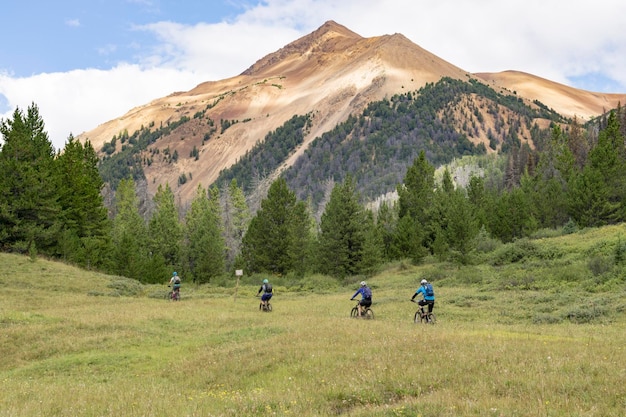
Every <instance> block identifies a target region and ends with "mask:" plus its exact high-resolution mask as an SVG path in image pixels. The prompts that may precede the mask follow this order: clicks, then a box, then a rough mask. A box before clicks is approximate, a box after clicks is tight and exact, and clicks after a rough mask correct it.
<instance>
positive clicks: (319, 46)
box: [241, 20, 363, 75]
mask: <svg viewBox="0 0 626 417" xmlns="http://www.w3.org/2000/svg"><path fill="white" fill-rule="evenodd" d="M361 39H363V37H362V36H361V35H359V34H357V33H355V32H352V31H351V30H350V29H348V28H347V27H345V26H342V25H340V24H339V23H337V22H335V21H333V20H329V21H327V22H325V23H324V24H323V25H322V26H320V27H319V28H317V29H316V30H314V31H313V32H311V33H309V34H308V35H305V36H303V37H301V38H299V39H297V40H295V41H293V42H291V43H289V44H287V45H286V46H284V47H282V48H281V49H279V50H278V51H276V52H274V53H271V54H269V55H266V56H265V57H263V58H261V59H259V60H258V61H257V62H255V63H254V64H253V65H252V66H251V67H249V68H248V69H247V70H245V71H244V72H242V73H241V75H259V74H261V73H263V72H264V71H265V70H267V69H268V68H270V67H272V66H273V65H274V64H275V63H278V62H281V61H283V60H285V58H287V57H289V56H294V55H297V56H303V55H306V54H309V53H313V52H318V53H319V52H322V53H324V52H333V51H336V50H341V49H345V48H347V47H349V46H351V45H353V44H354V43H356V42H358V41H360V40H361Z"/></svg>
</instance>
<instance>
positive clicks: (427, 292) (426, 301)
mask: <svg viewBox="0 0 626 417" xmlns="http://www.w3.org/2000/svg"><path fill="white" fill-rule="evenodd" d="M418 294H422V295H423V298H422V299H421V300H419V301H418V302H417V304H419V305H420V306H422V307H423V306H425V305H427V306H428V312H429V313H432V312H433V309H434V308H435V290H433V286H432V284H431V283H429V282H428V281H426V280H425V279H422V281H421V282H420V287H419V288H418V289H417V291H415V294H413V297H411V301H415V297H417V295H418Z"/></svg>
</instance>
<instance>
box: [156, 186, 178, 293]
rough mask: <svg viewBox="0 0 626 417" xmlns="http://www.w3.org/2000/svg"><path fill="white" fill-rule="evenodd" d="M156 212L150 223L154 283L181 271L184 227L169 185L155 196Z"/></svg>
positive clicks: (160, 188) (158, 190) (161, 188)
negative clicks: (154, 268)
mask: <svg viewBox="0 0 626 417" xmlns="http://www.w3.org/2000/svg"><path fill="white" fill-rule="evenodd" d="M154 203H155V206H156V207H155V212H154V214H153V215H152V218H151V219H150V221H149V223H148V235H149V242H150V256H151V257H153V258H154V257H156V258H157V259H155V260H154V262H155V267H156V268H157V270H155V271H152V273H151V274H150V275H152V276H153V277H154V278H153V279H151V281H152V282H159V281H162V280H163V278H164V277H166V276H168V275H169V274H171V272H172V271H176V270H180V269H181V268H180V262H181V245H182V238H183V227H182V224H181V222H180V219H179V215H178V209H177V207H176V202H175V197H174V192H173V191H172V189H171V188H170V186H169V184H167V183H166V184H165V187H163V186H162V185H159V187H158V188H157V192H156V194H155V196H154Z"/></svg>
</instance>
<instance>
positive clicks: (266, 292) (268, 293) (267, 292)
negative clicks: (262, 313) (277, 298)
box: [256, 279, 274, 308]
mask: <svg viewBox="0 0 626 417" xmlns="http://www.w3.org/2000/svg"><path fill="white" fill-rule="evenodd" d="M261 292H263V295H262V296H261V303H262V304H263V308H265V307H267V303H268V302H269V300H270V298H272V295H274V292H273V290H272V284H270V282H269V281H268V280H267V279H264V280H263V285H261V288H259V291H258V292H257V293H256V296H257V297H258V296H259V294H261Z"/></svg>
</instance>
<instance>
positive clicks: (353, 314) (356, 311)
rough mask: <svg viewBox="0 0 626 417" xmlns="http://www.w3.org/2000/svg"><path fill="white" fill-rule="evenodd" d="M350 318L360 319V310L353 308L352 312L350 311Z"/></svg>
mask: <svg viewBox="0 0 626 417" xmlns="http://www.w3.org/2000/svg"><path fill="white" fill-rule="evenodd" d="M350 317H359V309H358V308H356V307H352V310H350Z"/></svg>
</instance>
